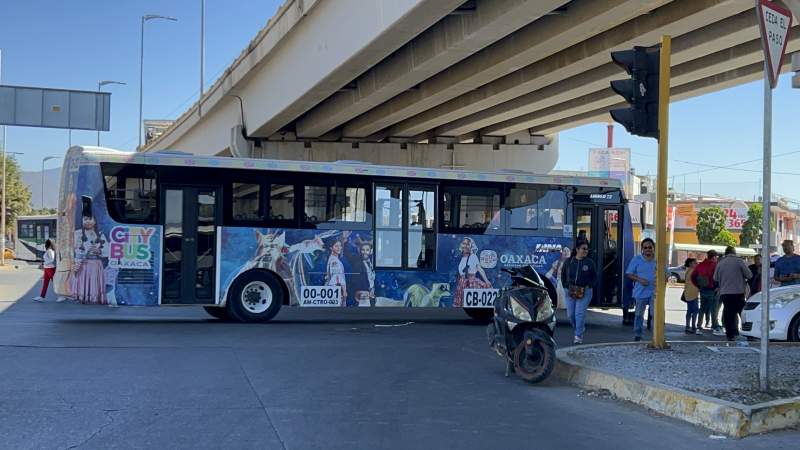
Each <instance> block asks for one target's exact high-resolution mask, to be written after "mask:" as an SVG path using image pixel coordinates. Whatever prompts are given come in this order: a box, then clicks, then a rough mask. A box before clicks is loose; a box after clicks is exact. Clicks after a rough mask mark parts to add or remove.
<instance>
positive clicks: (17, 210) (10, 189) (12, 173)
mask: <svg viewBox="0 0 800 450" xmlns="http://www.w3.org/2000/svg"><path fill="white" fill-rule="evenodd" d="M0 159H2V157H0ZM6 176H7V177H8V180H7V181H6V190H7V191H6V233H10V232H12V231H13V229H14V221H15V220H16V219H17V216H21V215H24V214H27V213H28V211H30V209H31V191H29V190H28V187H27V186H25V183H23V182H22V178H20V170H19V165H18V164H17V161H16V160H15V159H14V158H13V157H12V156H8V155H7V159H6ZM2 180H3V171H2V161H1V160H0V192H2V187H3V184H2V183H3V181H2Z"/></svg>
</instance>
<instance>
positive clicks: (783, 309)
mask: <svg viewBox="0 0 800 450" xmlns="http://www.w3.org/2000/svg"><path fill="white" fill-rule="evenodd" d="M742 334H743V335H745V336H749V337H755V338H757V337H761V292H759V293H757V294H755V295H753V296H752V297H750V298H749V299H748V300H747V303H745V304H744V311H742ZM769 338H770V339H775V340H781V341H786V340H788V341H794V342H798V341H800V285H794V286H784V287H778V288H772V289H770V291H769Z"/></svg>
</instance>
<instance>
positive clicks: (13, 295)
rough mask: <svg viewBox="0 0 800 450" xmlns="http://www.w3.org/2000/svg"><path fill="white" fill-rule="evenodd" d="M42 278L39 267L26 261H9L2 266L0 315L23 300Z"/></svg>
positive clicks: (0, 275) (0, 273) (0, 267)
mask: <svg viewBox="0 0 800 450" xmlns="http://www.w3.org/2000/svg"><path fill="white" fill-rule="evenodd" d="M41 276H42V272H41V271H40V270H39V269H38V265H36V264H29V263H26V262H24V261H16V260H15V261H10V262H9V261H7V262H6V265H5V266H0V313H2V312H3V311H5V310H6V309H7V308H9V307H10V306H11V305H13V304H14V303H16V302H17V301H18V300H21V299H22V297H23V296H24V295H25V294H26V293H28V291H30V290H31V288H32V287H33V286H34V285H37V284H38V282H39V279H40V278H41ZM53 295H54V294H53V293H50V296H53ZM53 298H55V297H53Z"/></svg>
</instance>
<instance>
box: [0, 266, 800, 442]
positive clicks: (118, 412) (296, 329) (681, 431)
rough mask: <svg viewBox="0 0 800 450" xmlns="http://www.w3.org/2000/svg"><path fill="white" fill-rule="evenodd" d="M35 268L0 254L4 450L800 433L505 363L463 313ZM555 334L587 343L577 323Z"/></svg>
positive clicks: (604, 317)
mask: <svg viewBox="0 0 800 450" xmlns="http://www.w3.org/2000/svg"><path fill="white" fill-rule="evenodd" d="M37 277H38V271H37V270H36V269H35V268H33V267H23V268H21V269H19V270H8V269H0V310H1V309H2V305H7V306H8V305H10V306H8V307H7V308H5V311H2V312H0V416H2V417H3V420H0V448H8V449H28V448H30V449H41V448H44V449H72V448H82V449H83V448H86V449H111V448H145V447H146V448H193V449H195V448H260V449H263V448H268V449H273V448H275V449H281V448H287V449H314V448H318V449H339V448H342V449H378V448H381V449H383V448H386V449H394V448H398V449H400V448H414V449H423V448H459V449H497V448H538V449H550V448H569V449H581V448H587V449H593V450H596V449H606V448H608V449H617V448H634V447H649V448H669V449H673V448H693V449H705V448H713V449H720V448H722V449H727V448H730V449H734V448H748V449H759V448H764V449H767V448H769V449H779V448H786V449H790V448H791V449H795V448H797V440H798V438H800V432H797V431H785V432H779V433H772V434H769V435H764V436H754V437H749V438H746V439H743V440H732V439H716V438H713V437H711V435H712V433H711V432H709V431H707V430H705V429H702V428H698V427H694V426H691V425H687V424H685V423H682V422H679V421H676V420H672V419H668V418H665V417H662V416H658V415H655V414H653V413H650V412H647V411H645V410H644V409H641V408H639V407H636V406H633V405H630V404H627V403H623V402H618V401H615V400H610V399H605V398H602V396H596V395H589V394H587V393H586V392H582V391H581V390H579V389H576V388H573V387H570V386H565V385H561V384H559V383H557V382H554V381H547V382H545V383H543V384H540V385H529V384H526V383H524V382H522V381H520V380H518V379H516V378H514V377H513V376H512V377H509V378H505V377H504V376H503V372H504V364H503V362H502V361H501V360H500V359H499V358H498V357H497V356H495V355H494V354H493V353H492V352H491V351H490V350H489V348H488V346H487V344H486V338H485V333H484V326H482V325H476V324H474V323H473V322H471V321H470V320H469V319H467V318H466V316H465V315H464V314H463V312H462V311H458V310H453V311H449V310H448V311H430V310H421V311H420V310H417V311H413V310H405V309H403V310H396V309H386V310H370V309H354V310H344V311H342V310H338V309H335V310H297V309H289V308H286V309H284V310H283V311H281V313H280V314H279V315H278V316H277V318H276V319H275V320H274V321H273V322H271V323H268V324H259V325H250V324H233V323H222V322H219V321H216V320H214V319H212V318H210V317H209V316H207V315H206V314H205V312H204V311H203V310H202V309H196V308H157V309H152V308H151V309H146V308H138V309H137V308H109V307H88V306H82V305H76V304H56V303H54V300H55V296H53V295H52V294H51V296H50V297H48V302H46V303H44V304H38V303H34V302H32V301H31V300H30V298H31V297H33V296H34V295H35V293H34V292H35V289H38V282H37ZM676 292H677V294H676ZM679 295H680V293H679V290H677V289H671V290H670V298H671V300H670V305H671V306H670V309H672V310H674V311H672V312H670V313H669V314H668V317H670V318H671V320H673V321H677V322H680V320H681V314H682V313H681V311H680V302H679V301H677V300H675V298H677V296H679ZM676 301H677V302H678V303H677V304H675V302H676ZM556 337H557V340H558V341H559V343H560V345H568V344H569V343H570V342H571V338H572V335H571V332H570V330H569V328H568V324H566V323H565V322H564V321H563V320H562V321H560V322H559V326H558V329H557V333H556ZM668 337H669V338H670V339H678V338H684V337H685V336H684V334H683V330H682V327H681V326H674V325H673V326H670V327H668ZM630 338H631V330H630V328H627V327H625V328H623V327H622V326H621V325H620V324H619V317H618V316H616V315H615V314H614V313H611V312H603V311H592V312H590V317H589V326H588V330H587V336H586V342H587V343H591V342H606V341H609V342H610V341H620V340H629V339H630Z"/></svg>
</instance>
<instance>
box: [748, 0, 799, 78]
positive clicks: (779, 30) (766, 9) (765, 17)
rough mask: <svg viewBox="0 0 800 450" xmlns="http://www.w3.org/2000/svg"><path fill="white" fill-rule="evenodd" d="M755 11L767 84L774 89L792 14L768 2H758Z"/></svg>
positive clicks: (781, 63) (766, 0)
mask: <svg viewBox="0 0 800 450" xmlns="http://www.w3.org/2000/svg"><path fill="white" fill-rule="evenodd" d="M756 9H757V13H758V25H759V28H761V42H762V47H763V48H764V57H765V58H766V60H767V67H768V68H769V82H770V86H772V88H773V89H775V86H777V85H778V75H780V74H781V66H782V65H783V55H784V53H786V43H787V41H788V40H789V29H790V28H791V27H792V13H791V12H789V11H788V10H786V9H784V8H782V7H781V6H778V5H776V4H775V3H774V2H772V1H770V0H759V2H758V7H757V8H756Z"/></svg>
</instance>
